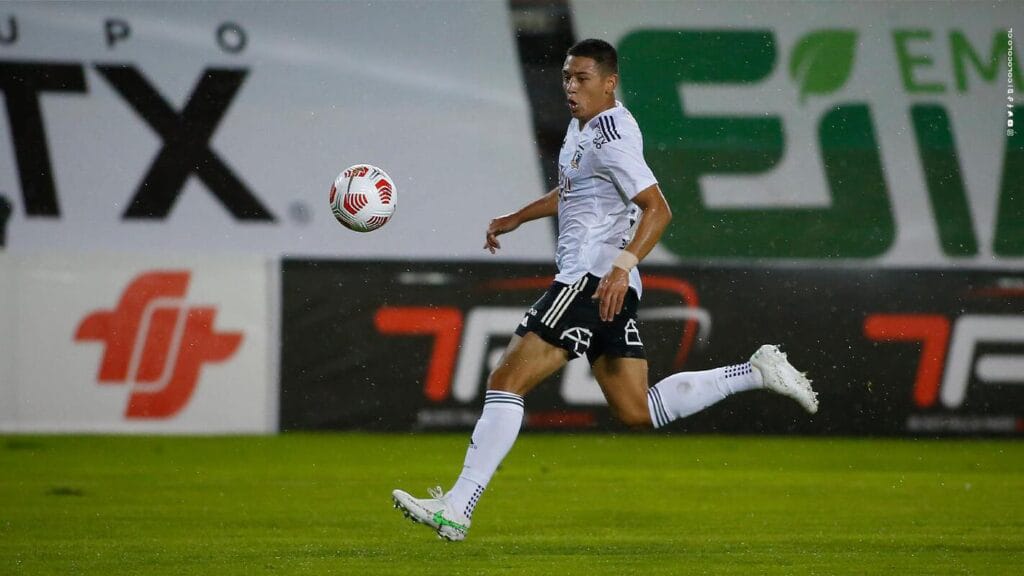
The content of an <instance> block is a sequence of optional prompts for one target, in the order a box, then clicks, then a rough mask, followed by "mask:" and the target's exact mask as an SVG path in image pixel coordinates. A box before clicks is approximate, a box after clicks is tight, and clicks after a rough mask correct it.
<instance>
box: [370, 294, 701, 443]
mask: <svg viewBox="0 0 1024 576" xmlns="http://www.w3.org/2000/svg"><path fill="white" fill-rule="evenodd" d="M643 282H644V286H645V289H646V292H647V293H655V292H662V293H665V294H667V295H669V296H670V297H672V299H673V300H676V299H678V304H673V305H668V306H648V307H646V308H641V310H640V312H639V314H638V316H639V319H640V320H641V321H642V322H669V323H673V322H678V323H680V324H682V330H681V333H680V336H679V341H678V342H677V344H676V346H677V347H676V351H675V354H674V355H673V357H672V362H671V366H670V369H671V370H673V371H679V370H682V369H683V368H684V366H685V364H686V361H687V358H688V357H689V354H690V351H691V350H692V349H693V346H694V344H695V343H696V344H698V345H703V344H704V343H706V342H707V340H708V335H709V333H710V330H711V316H710V314H709V313H708V311H707V310H705V309H703V308H700V307H699V306H698V298H697V291H696V289H694V287H693V286H692V285H691V284H690V283H689V282H686V281H685V280H682V279H679V278H673V277H669V276H658V275H644V278H643ZM550 284H551V278H550V277H548V278H541V277H527V278H515V279H508V280H497V281H492V282H489V283H487V284H485V285H483V286H482V289H484V290H486V291H501V292H504V291H511V290H543V289H545V288H547V287H548V286H550ZM531 315H532V316H536V315H537V310H536V309H535V308H532V307H531V309H530V310H529V311H528V312H527V313H526V314H525V315H524V314H523V312H522V308H520V307H499V306H476V307H473V308H470V309H469V310H466V311H463V310H462V309H460V308H457V307H454V306H444V307H441V306H390V305H388V306H382V307H381V308H379V309H377V311H376V312H375V313H374V318H373V322H374V326H375V328H376V330H377V332H378V333H381V334H386V335H391V336H396V337H409V336H432V337H433V345H432V347H431V352H430V357H429V360H428V362H427V366H426V374H425V376H424V379H423V395H424V396H425V397H426V398H427V399H428V400H430V401H431V402H433V403H435V404H441V403H444V402H448V401H450V400H455V401H456V402H457V403H460V404H467V403H470V402H473V401H474V400H475V399H476V398H477V397H478V395H479V394H480V393H481V391H482V390H483V389H484V388H485V387H486V373H488V372H489V371H490V370H491V369H493V368H494V366H496V365H497V362H499V361H500V358H501V355H502V353H503V349H501V348H496V347H494V346H493V343H492V339H503V338H507V337H509V335H510V334H511V333H512V332H513V331H514V327H515V326H516V325H517V324H521V323H522V322H524V321H526V320H527V319H528V318H529V316H531ZM628 330H633V331H634V332H635V333H634V335H633V336H630V335H629V333H628ZM577 336H579V337H580V340H583V335H579V334H578V335H577ZM634 337H635V341H636V342H639V340H640V336H639V329H638V326H637V325H636V324H635V323H633V324H632V326H627V341H629V342H630V343H632V342H633V340H632V339H633V338H634ZM586 340H587V342H588V344H589V338H587V339H586ZM585 351H586V348H583V352H585ZM560 394H561V397H562V398H563V399H564V400H565V402H566V403H568V404H570V405H579V406H586V405H601V404H604V402H605V400H604V396H603V395H602V394H601V391H600V388H599V387H598V386H597V385H596V383H595V382H594V380H593V376H592V375H591V373H590V366H589V365H588V364H587V363H586V362H570V363H569V364H568V365H567V366H566V368H565V370H563V372H562V375H561V393H560ZM478 415H479V414H478V413H477V412H475V411H468V412H461V411H459V410H440V409H437V408H431V409H429V410H427V411H425V412H421V413H420V415H419V416H418V424H419V425H421V426H426V427H430V426H448V425H456V424H472V423H473V422H476V418H477V416H478Z"/></svg>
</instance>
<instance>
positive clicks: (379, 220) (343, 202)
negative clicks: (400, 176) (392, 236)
mask: <svg viewBox="0 0 1024 576" xmlns="http://www.w3.org/2000/svg"><path fill="white" fill-rule="evenodd" d="M397 205H398V190H397V189H395V183H394V182H393V181H392V180H391V177H390V176H388V175H387V172H384V171H383V170H381V169H380V168H377V167H376V166H370V165H369V164H356V165H355V166H350V167H348V168H346V169H345V170H344V171H343V172H342V173H341V174H339V175H338V177H337V178H335V180H334V185H333V186H331V211H332V212H334V217H335V218H337V219H338V222H341V223H342V224H343V225H344V226H345V227H346V228H348V229H350V230H355V231H356V232H370V231H371V230H376V229H377V228H380V227H381V226H383V225H385V224H387V223H388V220H390V219H391V216H392V215H393V214H394V213H395V207H396V206H397Z"/></svg>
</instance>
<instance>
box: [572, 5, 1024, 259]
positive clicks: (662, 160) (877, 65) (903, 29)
mask: <svg viewBox="0 0 1024 576" xmlns="http://www.w3.org/2000/svg"><path fill="white" fill-rule="evenodd" d="M572 8H573V23H574V27H575V33H576V37H577V38H578V39H582V38H587V37H598V38H602V39H605V40H607V41H609V42H611V43H612V44H613V45H615V46H616V47H617V48H618V50H619V57H620V65H621V72H622V82H621V84H620V97H621V98H622V99H623V100H624V101H625V103H626V105H627V106H629V107H630V109H631V110H632V111H633V113H634V115H635V116H636V118H637V120H638V122H639V123H640V124H641V126H643V127H644V135H645V145H646V151H647V159H648V162H650V163H651V165H652V168H654V169H655V172H656V174H657V175H658V177H659V180H661V182H662V186H663V188H664V189H665V193H666V196H667V197H668V198H669V201H670V204H672V206H673V211H674V212H675V213H676V216H677V221H678V228H675V229H674V230H673V232H672V233H670V237H669V238H667V239H666V240H665V241H664V242H663V244H664V245H665V246H666V247H668V248H669V249H670V250H671V251H672V252H674V253H675V254H677V255H678V256H681V257H684V258H701V259H704V258H714V257H740V258H772V259H789V258H792V259H819V260H830V261H845V262H846V263H849V262H851V261H854V262H858V261H859V262H868V263H872V264H874V263H880V264H883V265H889V266H907V265H918V266H920V265H924V266H941V267H945V266H970V267H988V266H994V267H1009V268H1018V269H1019V268H1024V134H1022V133H1021V125H1020V124H1021V122H1022V121H1024V120H1022V119H1021V118H1019V117H1015V116H1018V115H1020V114H1021V113H1022V110H1024V99H1022V96H1021V93H1022V86H1024V77H1022V76H1021V70H1022V68H1024V67H1022V66H1021V57H1020V52H1019V48H1020V46H1021V42H1020V38H1021V37H1022V36H1024V10H1022V5H1021V4H1020V3H1019V2H977V3H969V4H964V3H956V2H927V1H925V2H915V1H906V2H865V1H860V2H804V1H799V2H797V1H783V0H773V1H765V2H739V1H718V0H716V1H702V2H693V1H691V2H597V1H593V2H591V1H573V2H572ZM1014 48H1017V49H1018V50H1017V51H1015V50H1014ZM1015 121H1016V125H1015V124H1014V122H1015ZM673 226H674V227H675V226H676V222H675V221H674V222H673Z"/></svg>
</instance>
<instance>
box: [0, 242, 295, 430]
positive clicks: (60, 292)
mask: <svg viewBox="0 0 1024 576" xmlns="http://www.w3.org/2000/svg"><path fill="white" fill-rule="evenodd" d="M8 258H10V257H8ZM16 265H17V267H18V270H17V273H16V274H13V275H12V276H13V277H14V280H13V284H15V286H14V290H15V294H16V296H15V298H13V299H8V300H7V301H6V302H5V303H4V307H3V308H4V311H5V312H6V313H8V314H9V315H12V316H13V322H12V323H9V324H6V325H5V326H7V327H9V332H10V333H12V334H15V335H16V337H15V338H14V339H13V342H9V343H8V344H10V345H11V346H10V350H11V351H12V352H13V357H14V358H15V359H16V360H17V362H16V364H15V365H14V366H13V367H11V369H4V370H3V371H2V372H0V375H2V377H3V379H4V381H3V386H2V388H3V392H2V397H0V398H2V399H3V400H4V401H5V404H7V406H6V408H5V409H4V410H3V411H0V416H2V419H0V430H5V431H46V432H146V433H156V432H175V433H224V432H231V433H260V432H270V431H274V430H276V427H277V425H276V422H277V413H276V412H277V409H276V407H277V388H276V382H277V377H276V368H275V366H274V364H275V358H276V353H274V352H273V350H274V349H276V338H273V339H272V338H271V335H270V334H268V325H269V315H270V314H271V311H270V310H269V308H270V307H271V304H270V303H271V302H272V301H276V299H275V298H272V297H271V292H272V290H271V288H270V287H269V286H270V281H271V277H272V274H270V273H269V272H270V269H269V268H268V265H267V263H266V260H265V259H264V258H262V257H259V256H250V257H243V258H232V259H231V260H230V261H228V260H197V259H188V260H185V259H174V258H148V259H137V260H128V261H126V260H119V261H117V262H116V263H109V262H105V261H104V260H101V259H99V258H96V257H84V258H71V257H65V256H61V257H56V256H52V257H45V258H42V257H38V256H37V257H33V258H32V259H28V258H23V259H19V260H18V261H17V264H16ZM7 268H10V265H9V264H8V265H7ZM6 271H7V270H5V272H6ZM5 276H6V274H5ZM275 278H276V277H275ZM0 295H2V293H0ZM12 300H13V301H12ZM12 310H13V313H12ZM8 321H9V322H10V318H9V319H8ZM272 343H273V344H272ZM272 346H273V348H272Z"/></svg>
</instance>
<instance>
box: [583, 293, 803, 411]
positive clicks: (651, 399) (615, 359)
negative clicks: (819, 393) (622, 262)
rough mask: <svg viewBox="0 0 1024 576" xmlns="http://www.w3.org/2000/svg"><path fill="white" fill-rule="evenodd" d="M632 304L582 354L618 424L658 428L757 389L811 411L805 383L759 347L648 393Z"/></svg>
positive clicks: (630, 300)
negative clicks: (731, 361)
mask: <svg viewBox="0 0 1024 576" xmlns="http://www.w3.org/2000/svg"><path fill="white" fill-rule="evenodd" d="M638 304H639V301H638V299H637V297H636V294H635V293H634V292H633V291H630V292H629V293H628V294H627V298H626V301H625V303H624V305H623V308H622V312H620V314H619V315H618V316H617V317H616V318H615V320H613V321H612V322H610V323H605V324H602V325H601V327H600V329H599V330H598V331H597V333H596V334H595V335H594V339H593V340H594V341H593V344H592V345H591V347H590V349H589V350H588V355H589V357H590V359H591V367H592V370H593V372H594V376H595V377H596V378H597V381H598V383H599V384H600V385H601V390H602V391H603V392H604V395H605V398H607V399H608V404H609V406H610V407H611V409H612V412H613V413H614V414H615V415H616V416H617V417H618V418H619V419H620V420H622V421H623V422H624V423H626V424H628V425H630V426H648V425H653V426H654V427H655V428H660V427H662V426H664V425H666V424H668V423H669V422H672V421H673V420H677V419H679V418H685V417H687V416H689V415H691V414H694V413H696V412H699V411H701V410H703V409H704V408H707V407H708V406H711V405H712V404H715V403H716V402H720V401H721V400H724V399H725V398H727V397H729V396H731V395H733V394H737V393H739V392H743V391H746V390H755V389H759V388H768V389H771V390H773V391H776V392H779V393H781V394H784V395H786V396H789V397H791V398H793V399H795V400H797V401H798V402H800V403H801V405H803V406H804V408H806V409H807V411H809V412H814V411H815V410H817V399H816V398H815V395H814V391H813V390H811V386H810V381H808V380H807V378H806V377H804V375H803V374H801V373H800V372H798V371H797V370H796V369H795V368H793V366H792V365H791V364H790V363H789V362H788V360H787V359H786V355H785V354H782V353H781V352H779V350H778V348H776V347H775V346H762V347H761V348H760V349H759V350H758V351H757V352H755V353H754V355H753V356H751V358H750V361H749V362H744V363H742V364H736V365H734V366H726V367H722V368H715V369H713V370H703V371H699V372H679V373H677V374H673V375H671V376H669V377H667V378H665V379H664V380H662V381H660V382H658V383H657V384H655V385H654V386H653V387H652V388H650V390H648V389H647V362H646V360H643V358H644V357H645V352H644V348H643V343H642V341H641V339H640V333H639V328H638V326H637V323H636V315H637V308H638ZM645 408H646V412H647V414H646V417H645V414H644V411H645Z"/></svg>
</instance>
